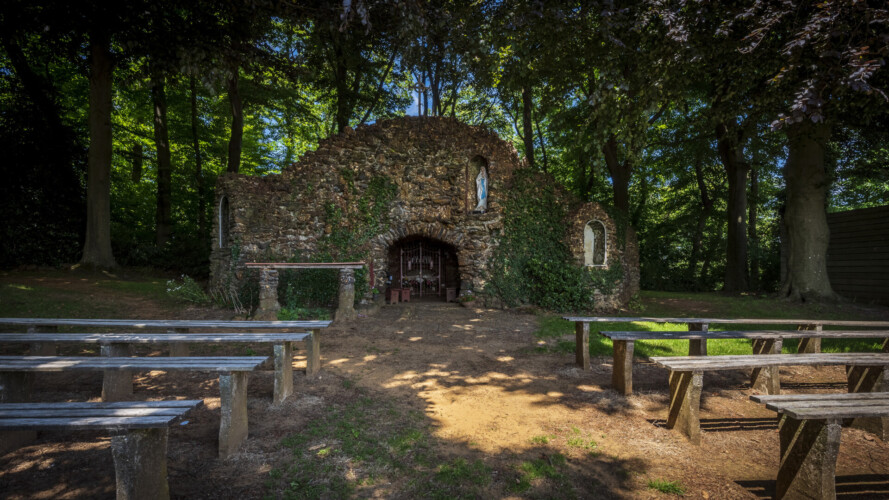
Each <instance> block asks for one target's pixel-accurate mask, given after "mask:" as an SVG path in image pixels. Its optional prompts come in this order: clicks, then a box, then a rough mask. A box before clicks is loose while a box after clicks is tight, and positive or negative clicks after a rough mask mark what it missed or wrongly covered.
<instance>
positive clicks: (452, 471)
mask: <svg viewBox="0 0 889 500" xmlns="http://www.w3.org/2000/svg"><path fill="white" fill-rule="evenodd" d="M435 480H436V481H438V482H440V483H444V484H449V485H459V484H464V483H469V484H474V485H477V486H485V485H487V484H490V482H491V469H490V467H488V466H486V465H485V464H484V463H483V462H482V461H481V460H475V461H472V462H467V461H466V459H463V458H455V459H454V460H453V461H451V462H450V463H446V464H444V465H441V466H439V467H438V472H436V473H435Z"/></svg>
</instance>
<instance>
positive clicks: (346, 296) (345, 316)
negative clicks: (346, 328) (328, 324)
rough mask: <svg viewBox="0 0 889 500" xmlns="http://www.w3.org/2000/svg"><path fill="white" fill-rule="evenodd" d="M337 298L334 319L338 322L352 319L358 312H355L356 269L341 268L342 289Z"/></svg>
mask: <svg viewBox="0 0 889 500" xmlns="http://www.w3.org/2000/svg"><path fill="white" fill-rule="evenodd" d="M338 295H339V297H338V300H337V307H336V312H335V313H334V314H333V319H334V321H336V322H338V323H339V322H341V321H350V320H353V319H355V318H356V317H357V316H358V314H357V313H356V312H355V271H353V270H352V269H340V289H339V294H338Z"/></svg>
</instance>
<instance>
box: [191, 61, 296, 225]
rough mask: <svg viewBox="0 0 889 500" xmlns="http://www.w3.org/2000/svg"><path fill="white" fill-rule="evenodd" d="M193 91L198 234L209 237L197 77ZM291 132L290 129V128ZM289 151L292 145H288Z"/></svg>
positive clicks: (192, 129)
mask: <svg viewBox="0 0 889 500" xmlns="http://www.w3.org/2000/svg"><path fill="white" fill-rule="evenodd" d="M188 87H189V90H190V91H191V96H190V97H191V140H192V145H193V147H194V183H195V188H196V189H197V192H198V193H197V194H198V234H199V235H200V237H202V238H203V237H204V236H206V235H207V214H206V211H207V210H206V207H205V202H204V165H203V159H202V158H201V140H200V137H199V135H198V92H197V82H196V78H195V77H191V79H190V80H189V81H188ZM288 131H289V128H288ZM287 147H288V150H289V148H290V145H289V144H288V146H287Z"/></svg>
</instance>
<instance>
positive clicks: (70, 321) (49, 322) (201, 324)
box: [0, 318, 889, 330]
mask: <svg viewBox="0 0 889 500" xmlns="http://www.w3.org/2000/svg"><path fill="white" fill-rule="evenodd" d="M0 325H9V326H82V327H91V326H94V327H102V328H105V327H107V328H115V327H126V328H223V329H238V330H241V329H270V328H271V329H284V328H299V329H306V328H327V327H328V326H330V321H327V320H305V321H213V320H165V319H86V318H0ZM887 326H889V325H887Z"/></svg>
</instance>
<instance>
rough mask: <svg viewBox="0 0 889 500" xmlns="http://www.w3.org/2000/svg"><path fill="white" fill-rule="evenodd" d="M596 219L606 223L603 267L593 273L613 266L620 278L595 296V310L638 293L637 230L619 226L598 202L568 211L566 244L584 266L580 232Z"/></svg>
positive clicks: (608, 307) (615, 306)
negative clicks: (618, 272)
mask: <svg viewBox="0 0 889 500" xmlns="http://www.w3.org/2000/svg"><path fill="white" fill-rule="evenodd" d="M594 220H599V221H602V223H603V224H604V225H605V240H606V242H607V245H606V257H605V266H604V267H602V268H598V267H597V268H596V269H594V271H593V272H605V271H611V270H613V269H614V267H615V266H619V267H620V268H621V269H622V279H620V280H619V281H618V283H617V284H616V286H615V287H614V289H613V290H611V291H610V293H609V291H606V290H602V291H601V292H599V293H597V294H596V296H595V297H594V299H595V308H596V310H597V311H608V310H615V309H619V308H620V307H623V306H626V304H627V303H628V302H629V301H630V299H631V298H633V296H634V295H636V294H637V293H639V246H638V243H637V242H636V233H635V231H633V228H632V227H630V226H626V227H622V228H618V226H617V223H616V222H615V221H614V219H612V218H611V216H610V215H608V213H607V212H606V211H605V209H604V208H603V207H602V206H601V205H599V204H598V203H594V202H589V203H584V204H582V205H581V206H580V207H579V208H577V209H576V210H574V211H573V212H572V213H571V214H569V227H568V229H567V238H566V240H565V244H566V245H567V246H568V248H569V249H570V251H571V254H572V255H573V256H574V261H575V263H576V264H577V265H578V266H583V265H584V253H583V231H584V227H585V226H586V224H587V223H588V222H590V221H594Z"/></svg>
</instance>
